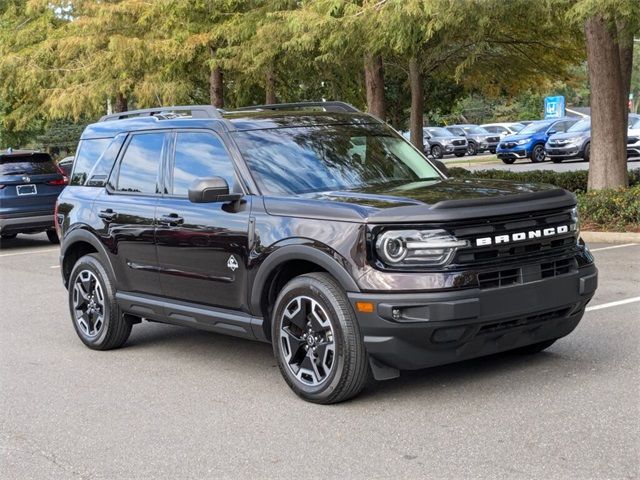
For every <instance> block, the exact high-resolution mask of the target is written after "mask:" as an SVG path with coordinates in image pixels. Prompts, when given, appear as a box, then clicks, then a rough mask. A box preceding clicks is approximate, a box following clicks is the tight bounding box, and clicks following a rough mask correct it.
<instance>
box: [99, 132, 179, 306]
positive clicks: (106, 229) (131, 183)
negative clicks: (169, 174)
mask: <svg viewBox="0 0 640 480" xmlns="http://www.w3.org/2000/svg"><path fill="white" fill-rule="evenodd" d="M166 140H167V135H166V134H165V133H163V132H154V133H139V134H135V135H132V136H131V137H130V138H129V141H128V142H127V144H126V145H125V150H124V153H123V155H122V156H121V157H120V160H119V162H118V163H117V164H116V166H115V167H114V169H113V172H112V174H111V177H110V178H109V182H108V185H107V188H106V189H103V190H102V192H101V193H100V195H98V197H97V198H96V200H95V203H94V208H93V211H94V212H96V214H97V215H98V216H99V217H100V219H101V221H102V229H100V231H99V234H100V236H101V239H102V242H103V243H104V244H105V246H106V247H107V248H108V250H109V251H110V256H111V260H112V265H113V268H114V270H115V274H116V277H117V283H118V289H119V290H124V291H128V292H137V293H146V294H152V295H160V293H161V290H160V280H159V279H158V272H157V270H158V258H157V254H156V246H155V239H154V230H155V216H156V208H157V203H158V199H159V198H160V189H159V172H160V170H161V168H160V167H161V164H162V158H163V152H164V151H165V150H166V148H165V142H166Z"/></svg>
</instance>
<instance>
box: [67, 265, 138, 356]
mask: <svg viewBox="0 0 640 480" xmlns="http://www.w3.org/2000/svg"><path fill="white" fill-rule="evenodd" d="M69 310H70V312H71V320H72V321H73V327H74V328H75V330H76V333H77V334H78V337H80V340H82V342H83V343H84V344H85V345H86V346H87V347H89V348H91V349H94V350H110V349H112V348H118V347H121V346H122V345H123V344H124V342H126V341H127V339H128V338H129V334H130V333H131V326H132V324H131V322H130V321H129V320H127V319H126V318H125V317H124V315H122V313H121V312H120V309H119V308H118V304H117V302H116V291H115V288H114V287H113V283H112V282H111V279H110V278H109V275H108V273H107V271H106V269H105V267H104V266H103V264H102V261H101V260H100V257H99V256H98V255H96V254H93V253H92V254H89V255H85V256H84V257H81V258H80V259H79V260H78V261H77V262H76V264H75V265H74V266H73V270H72V271H71V275H70V277H69Z"/></svg>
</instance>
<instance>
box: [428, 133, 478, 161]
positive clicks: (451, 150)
mask: <svg viewBox="0 0 640 480" xmlns="http://www.w3.org/2000/svg"><path fill="white" fill-rule="evenodd" d="M423 131H424V137H425V139H426V140H427V141H428V142H429V145H430V153H431V155H432V156H433V158H438V159H440V158H442V157H444V156H445V155H451V154H453V155H455V156H456V157H464V156H465V154H466V153H467V139H466V138H465V137H463V136H461V135H454V134H453V133H451V132H450V131H449V130H447V129H446V128H443V127H426V128H424V130H423Z"/></svg>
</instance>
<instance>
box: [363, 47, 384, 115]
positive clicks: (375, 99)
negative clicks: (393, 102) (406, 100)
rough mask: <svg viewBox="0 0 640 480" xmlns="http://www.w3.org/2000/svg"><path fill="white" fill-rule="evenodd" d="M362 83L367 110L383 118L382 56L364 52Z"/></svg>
mask: <svg viewBox="0 0 640 480" xmlns="http://www.w3.org/2000/svg"><path fill="white" fill-rule="evenodd" d="M364 84H365V88H366V91H367V111H368V112H369V113H370V114H371V115H374V116H376V117H378V118H379V119H381V120H384V119H385V116H386V115H385V114H386V111H385V110H386V109H385V102H384V68H383V66H382V56H380V55H371V54H368V53H367V54H365V56H364Z"/></svg>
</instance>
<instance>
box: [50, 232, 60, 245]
mask: <svg viewBox="0 0 640 480" xmlns="http://www.w3.org/2000/svg"><path fill="white" fill-rule="evenodd" d="M47 238H48V239H49V241H50V242H51V243H53V244H54V245H57V244H58V243H60V239H59V238H58V232H56V231H55V230H54V229H51V230H47Z"/></svg>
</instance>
